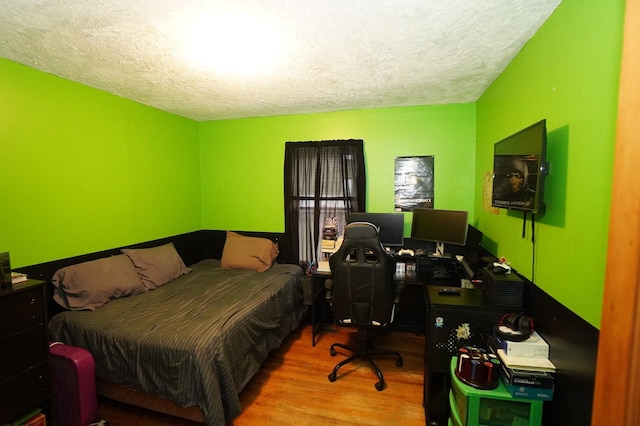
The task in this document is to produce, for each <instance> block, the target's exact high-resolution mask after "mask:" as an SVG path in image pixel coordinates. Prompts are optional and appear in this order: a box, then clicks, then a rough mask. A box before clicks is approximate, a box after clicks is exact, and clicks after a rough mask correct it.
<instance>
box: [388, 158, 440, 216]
mask: <svg viewBox="0 0 640 426" xmlns="http://www.w3.org/2000/svg"><path fill="white" fill-rule="evenodd" d="M416 207H423V208H425V207H426V208H431V209H432V208H433V155H425V156H421V157H396V158H395V210H396V211H402V212H410V211H413V209H414V208H416Z"/></svg>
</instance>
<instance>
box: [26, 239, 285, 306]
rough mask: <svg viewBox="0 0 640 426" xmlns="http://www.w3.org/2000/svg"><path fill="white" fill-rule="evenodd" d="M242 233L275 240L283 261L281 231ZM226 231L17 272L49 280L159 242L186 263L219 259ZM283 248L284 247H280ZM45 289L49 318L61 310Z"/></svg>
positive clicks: (164, 241)
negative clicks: (74, 267) (69, 268)
mask: <svg viewBox="0 0 640 426" xmlns="http://www.w3.org/2000/svg"><path fill="white" fill-rule="evenodd" d="M235 232H238V233H240V234H243V235H248V236H252V237H263V238H269V239H270V240H272V241H275V242H278V243H279V246H280V255H279V256H278V262H280V263H286V262H287V260H286V259H287V253H286V249H285V247H283V244H281V242H282V241H284V234H283V233H272V232H244V231H235ZM226 235H227V232H226V231H219V230H201V231H194V232H189V233H185V234H180V235H174V236H171V237H166V238H159V239H157V240H152V241H145V242H142V243H137V244H131V245H127V246H123V247H116V248H112V249H108V250H102V251H98V252H94V253H87V254H82V255H78V256H73V257H68V258H65V259H59V260H53V261H50V262H44V263H39V264H36V265H30V266H25V267H21V268H19V269H20V272H25V273H27V274H28V275H29V278H33V279H38V280H43V281H47V282H49V283H51V278H52V277H53V275H54V274H55V273H56V271H57V270H58V269H60V268H64V267H65V266H70V265H75V264H77V263H82V262H87V261H90V260H95V259H100V258H103V257H107V256H113V255H117V254H120V253H121V252H120V250H121V249H123V248H148V247H156V246H159V245H162V244H167V243H170V242H171V243H173V245H174V246H175V248H176V250H177V251H178V253H179V254H180V257H181V258H182V260H183V261H184V263H185V264H186V265H193V264H194V263H197V262H199V261H201V260H202V259H220V258H221V257H222V250H223V248H224V242H225V240H226ZM283 249H285V250H283ZM48 290H49V296H48V299H49V305H48V314H49V317H51V316H53V315H55V314H57V313H59V312H61V311H62V310H63V308H62V307H60V306H59V305H58V304H57V303H55V302H54V301H53V298H52V297H51V294H52V286H49V287H48Z"/></svg>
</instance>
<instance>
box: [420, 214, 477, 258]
mask: <svg viewBox="0 0 640 426" xmlns="http://www.w3.org/2000/svg"><path fill="white" fill-rule="evenodd" d="M467 220H468V213H467V212H466V211H464V210H436V209H423V208H415V209H413V221H412V224H411V238H414V239H416V240H425V241H431V242H434V243H436V250H435V252H434V253H432V254H431V256H434V257H451V254H449V253H447V252H446V251H445V248H444V245H445V244H455V245H458V246H464V245H465V244H466V241H467V225H468V223H467Z"/></svg>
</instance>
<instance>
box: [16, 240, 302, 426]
mask: <svg viewBox="0 0 640 426" xmlns="http://www.w3.org/2000/svg"><path fill="white" fill-rule="evenodd" d="M234 232H238V233H240V234H243V235H247V236H252V237H263V238H269V239H270V240H272V241H274V242H277V243H278V245H279V247H280V255H279V256H278V259H277V261H278V262H279V263H290V261H289V259H288V255H287V253H288V250H287V248H286V246H285V245H284V244H282V242H284V234H282V233H269V232H244V231H234ZM225 240H226V231H217V230H201V231H194V232H189V233H186V234H180V235H175V236H171V237H166V238H160V239H157V240H152V241H146V242H142V243H137V244H131V245H127V246H123V247H116V248H113V249H108V250H102V251H99V252H95V253H88V254H83V255H79V256H73V257H69V258H66V259H59V260H54V261H50V262H45V263H40V264H37V265H31V266H26V267H22V268H20V271H21V272H25V273H27V274H28V275H29V278H33V279H39V280H42V281H46V282H48V283H49V284H50V285H49V286H48V287H47V300H48V302H49V303H48V306H47V318H48V319H49V318H52V317H53V316H54V315H56V314H58V313H60V312H62V311H63V310H64V309H63V308H62V307H61V306H59V305H58V304H57V303H55V302H54V300H53V297H52V294H53V286H52V285H51V278H52V277H53V275H54V274H55V272H56V271H57V270H58V269H60V268H63V267H65V266H70V265H74V264H77V263H81V262H86V261H90V260H95V259H100V258H103V257H107V256H112V255H117V254H120V253H121V252H120V249H122V248H148V247H156V246H159V245H162V244H167V243H169V242H171V243H173V245H174V246H175V248H176V250H177V251H178V253H179V254H180V257H182V260H183V261H184V263H185V264H186V265H192V264H194V263H197V262H199V261H201V260H203V259H207V258H214V259H220V258H221V257H222V250H223V248H224V243H225ZM97 392H98V394H99V395H101V396H103V397H106V398H110V399H113V400H116V401H119V402H123V403H125V404H129V405H135V406H138V407H142V408H146V409H149V410H153V411H157V412H160V413H164V414H169V415H172V416H177V417H182V418H185V419H189V420H192V421H195V422H199V423H204V416H203V414H202V411H201V410H200V408H199V407H195V406H191V407H181V406H179V405H178V404H176V403H175V402H174V401H171V400H168V399H164V398H159V397H156V396H153V395H149V394H147V393H145V392H141V391H138V390H136V389H132V388H128V387H126V386H122V385H117V384H113V383H109V382H105V381H102V380H100V379H98V380H97Z"/></svg>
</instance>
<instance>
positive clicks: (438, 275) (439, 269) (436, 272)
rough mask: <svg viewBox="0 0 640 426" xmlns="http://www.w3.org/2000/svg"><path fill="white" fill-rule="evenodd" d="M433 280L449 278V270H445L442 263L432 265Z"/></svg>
mask: <svg viewBox="0 0 640 426" xmlns="http://www.w3.org/2000/svg"><path fill="white" fill-rule="evenodd" d="M431 278H434V279H446V278H449V274H448V273H447V268H445V267H444V265H443V264H441V263H432V264H431Z"/></svg>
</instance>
